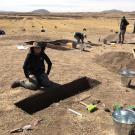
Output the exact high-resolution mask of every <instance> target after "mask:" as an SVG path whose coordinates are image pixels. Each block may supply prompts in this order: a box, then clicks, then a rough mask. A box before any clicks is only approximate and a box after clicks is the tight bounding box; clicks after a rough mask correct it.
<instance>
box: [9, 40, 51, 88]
mask: <svg viewBox="0 0 135 135" xmlns="http://www.w3.org/2000/svg"><path fill="white" fill-rule="evenodd" d="M44 61H46V63H47V64H48V69H47V72H46V73H45V64H44ZM51 67H52V63H51V61H50V59H49V57H48V56H47V55H46V54H45V53H44V51H43V50H42V48H41V46H40V45H39V43H37V42H34V43H33V46H32V47H31V48H30V52H29V53H28V55H27V57H26V59H25V62H24V65H23V69H24V74H25V76H26V78H27V81H15V82H14V83H13V84H12V86H11V87H12V88H16V87H19V86H22V87H24V88H26V89H32V90H35V89H38V87H41V86H42V87H49V86H50V85H51V82H50V80H49V78H48V75H49V73H50V70H51Z"/></svg>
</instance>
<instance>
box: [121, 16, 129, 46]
mask: <svg viewBox="0 0 135 135" xmlns="http://www.w3.org/2000/svg"><path fill="white" fill-rule="evenodd" d="M128 25H129V22H128V21H127V19H126V18H125V16H123V17H122V19H121V24H120V33H119V43H122V44H123V43H124V40H125V33H126V29H127V26H128Z"/></svg>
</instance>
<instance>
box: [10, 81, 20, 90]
mask: <svg viewBox="0 0 135 135" xmlns="http://www.w3.org/2000/svg"><path fill="white" fill-rule="evenodd" d="M20 86H21V84H20V81H14V82H13V83H12V85H11V88H13V89H14V88H17V87H20Z"/></svg>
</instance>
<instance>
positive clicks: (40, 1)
mask: <svg viewBox="0 0 135 135" xmlns="http://www.w3.org/2000/svg"><path fill="white" fill-rule="evenodd" d="M134 6H135V0H0V10H5V11H22V12H23V11H32V10H35V9H47V10H49V11H52V12H88V11H93V12H95V11H103V10H109V9H119V10H123V11H134V10H135V8H134Z"/></svg>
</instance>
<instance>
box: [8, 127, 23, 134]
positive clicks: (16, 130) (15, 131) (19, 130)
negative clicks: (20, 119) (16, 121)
mask: <svg viewBox="0 0 135 135" xmlns="http://www.w3.org/2000/svg"><path fill="white" fill-rule="evenodd" d="M20 132H23V129H22V128H16V129H13V130H11V131H10V133H20Z"/></svg>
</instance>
